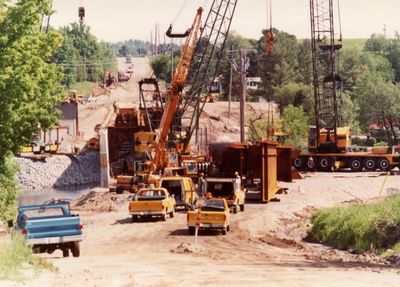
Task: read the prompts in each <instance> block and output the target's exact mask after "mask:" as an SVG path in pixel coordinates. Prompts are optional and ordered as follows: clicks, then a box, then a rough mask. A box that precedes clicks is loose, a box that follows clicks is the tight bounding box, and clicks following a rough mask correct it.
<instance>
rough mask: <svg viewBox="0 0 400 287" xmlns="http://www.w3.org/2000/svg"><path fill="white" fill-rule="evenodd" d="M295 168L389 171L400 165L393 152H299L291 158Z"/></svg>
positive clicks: (399, 158)
mask: <svg viewBox="0 0 400 287" xmlns="http://www.w3.org/2000/svg"><path fill="white" fill-rule="evenodd" d="M293 167H294V168H295V169H297V170H317V171H332V170H335V169H339V168H350V169H351V170H352V171H363V170H366V171H375V170H380V171H389V170H391V169H393V168H395V167H400V154H399V153H398V151H394V152H393V153H369V152H352V153H346V152H344V153H301V154H300V155H299V156H298V157H296V158H295V159H293Z"/></svg>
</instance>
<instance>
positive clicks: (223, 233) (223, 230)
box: [222, 227, 228, 235]
mask: <svg viewBox="0 0 400 287" xmlns="http://www.w3.org/2000/svg"><path fill="white" fill-rule="evenodd" d="M227 229H228V228H227V227H225V228H224V229H222V235H226V231H227Z"/></svg>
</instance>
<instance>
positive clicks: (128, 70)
mask: <svg viewBox="0 0 400 287" xmlns="http://www.w3.org/2000/svg"><path fill="white" fill-rule="evenodd" d="M126 72H127V73H129V74H132V73H133V66H129V67H128V68H127V69H126Z"/></svg>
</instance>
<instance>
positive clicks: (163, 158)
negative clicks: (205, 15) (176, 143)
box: [152, 7, 203, 171]
mask: <svg viewBox="0 0 400 287" xmlns="http://www.w3.org/2000/svg"><path fill="white" fill-rule="evenodd" d="M202 12H203V8H201V7H200V8H199V9H197V13H196V17H195V19H194V21H193V24H192V26H191V28H190V29H189V30H190V32H189V33H188V37H187V38H186V41H185V44H184V46H183V48H182V55H181V57H180V58H179V62H178V64H177V66H176V69H175V72H174V76H173V79H172V83H171V86H170V88H169V90H168V97H167V102H166V104H165V107H164V113H163V116H162V118H161V122H160V128H159V130H158V131H157V138H156V142H155V155H154V158H153V166H152V170H153V171H155V170H159V169H161V168H163V167H164V166H165V165H166V163H167V138H168V133H169V130H170V127H171V123H172V120H173V118H174V114H175V112H176V109H177V107H178V104H179V101H180V99H181V97H182V92H183V89H184V87H185V85H186V79H187V76H188V73H189V69H190V64H191V62H192V59H193V54H194V50H195V47H196V43H197V40H198V35H199V30H200V22H201V15H202ZM169 32H170V34H171V31H170V30H169Z"/></svg>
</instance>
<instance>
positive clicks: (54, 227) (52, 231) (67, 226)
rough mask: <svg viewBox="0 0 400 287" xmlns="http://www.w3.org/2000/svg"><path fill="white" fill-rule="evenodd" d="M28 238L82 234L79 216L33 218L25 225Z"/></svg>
mask: <svg viewBox="0 0 400 287" xmlns="http://www.w3.org/2000/svg"><path fill="white" fill-rule="evenodd" d="M24 231H25V232H24V233H26V239H35V238H44V237H64V236H74V235H82V225H81V221H80V218H79V216H68V217H65V216H63V217H53V218H32V219H27V220H26V221H25V225H24Z"/></svg>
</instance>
